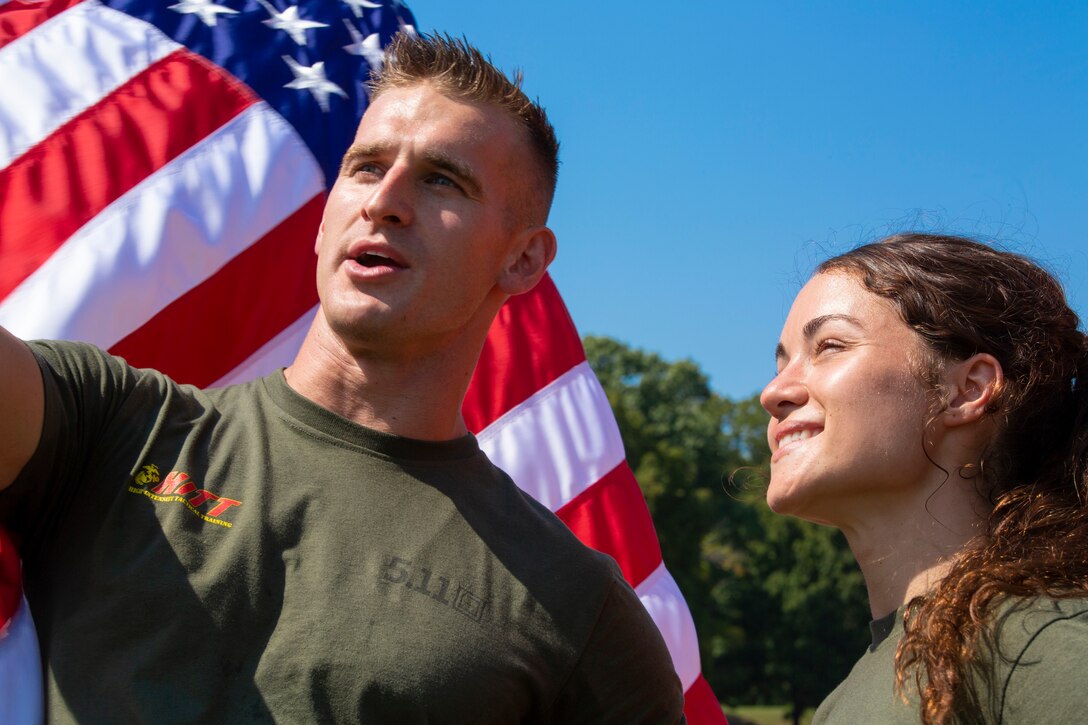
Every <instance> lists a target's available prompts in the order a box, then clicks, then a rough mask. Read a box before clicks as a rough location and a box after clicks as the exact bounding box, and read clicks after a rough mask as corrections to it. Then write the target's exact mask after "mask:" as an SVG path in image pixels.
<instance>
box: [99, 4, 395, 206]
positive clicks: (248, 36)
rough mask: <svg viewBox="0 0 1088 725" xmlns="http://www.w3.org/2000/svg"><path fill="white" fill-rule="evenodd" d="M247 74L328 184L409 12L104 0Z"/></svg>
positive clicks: (387, 7)
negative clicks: (377, 68)
mask: <svg viewBox="0 0 1088 725" xmlns="http://www.w3.org/2000/svg"><path fill="white" fill-rule="evenodd" d="M101 1H102V4H103V5H107V6H109V7H111V8H114V9H115V10H120V11H121V12H124V13H127V14H128V15H132V16H133V17H137V18H140V19H141V20H145V21H147V22H149V23H151V24H152V25H155V26H156V27H157V28H159V29H160V30H161V31H162V32H163V33H165V34H166V35H168V36H170V37H171V38H173V39H174V40H175V41H177V42H178V43H180V44H182V45H184V46H185V47H187V48H188V49H189V50H191V51H193V52H195V53H199V54H200V55H202V56H204V57H205V58H207V59H209V60H211V61H212V62H213V63H215V64H216V65H219V66H221V67H222V68H225V69H226V70H227V71H229V72H230V73H232V74H233V75H234V76H235V77H237V78H239V79H241V80H242V81H244V82H245V83H246V84H247V85H248V86H249V87H250V88H252V89H253V90H254V91H255V92H256V93H257V94H258V95H259V96H260V97H261V98H263V99H264V100H265V102H267V103H268V105H270V106H271V107H272V108H275V109H276V110H277V111H279V113H280V114H281V115H282V116H283V117H284V118H286V119H287V120H288V121H289V122H290V123H291V125H292V126H294V127H295V130H296V131H297V132H298V134H299V136H301V137H302V139H303V141H305V142H306V145H307V146H308V147H309V148H310V151H311V153H313V155H314V156H315V157H316V158H317V160H318V163H319V164H320V165H321V169H322V171H324V174H325V187H326V188H329V187H331V186H332V184H333V183H334V182H335V181H336V175H337V173H338V170H339V168H340V159H341V157H342V156H343V154H344V151H345V150H346V149H347V147H348V145H349V144H350V143H351V139H352V138H353V136H354V134H355V127H356V126H357V125H358V123H359V119H360V118H361V117H362V115H363V111H365V110H366V105H367V97H366V91H365V89H364V87H363V84H364V83H365V82H366V80H367V78H368V77H369V74H370V68H371V66H372V65H376V64H380V63H381V57H382V56H381V54H382V48H384V47H385V45H387V44H388V43H389V41H390V39H391V38H392V37H393V36H394V35H395V34H396V33H397V32H398V31H402V30H403V31H406V32H414V29H415V18H414V17H413V16H412V13H411V11H409V10H408V8H407V7H405V6H404V4H403V3H401V2H400V1H399V0H381V1H380V2H378V1H377V0H374V1H372V0H301V1H300V2H297V3H291V2H289V0H218V1H216V0H157V1H156V0H101Z"/></svg>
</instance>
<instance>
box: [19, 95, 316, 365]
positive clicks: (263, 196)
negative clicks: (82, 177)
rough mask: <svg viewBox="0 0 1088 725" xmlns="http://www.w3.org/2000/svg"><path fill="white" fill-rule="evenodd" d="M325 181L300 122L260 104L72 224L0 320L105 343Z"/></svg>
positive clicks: (38, 333) (37, 332)
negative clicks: (304, 139) (294, 123)
mask: <svg viewBox="0 0 1088 725" xmlns="http://www.w3.org/2000/svg"><path fill="white" fill-rule="evenodd" d="M323 189H324V180H323V177H322V174H321V169H320V168H319V167H318V165H317V162H316V161H315V160H314V158H313V156H312V155H311V154H310V151H309V149H307V148H306V145H305V144H304V143H303V142H302V140H301V139H300V138H299V137H298V135H297V133H296V132H295V130H294V129H293V128H292V127H291V126H290V124H288V123H287V122H286V121H285V120H284V119H283V117H282V116H280V115H279V114H278V113H276V112H275V111H274V110H272V108H270V107H269V106H268V105H267V104H265V103H263V102H262V103H257V104H254V105H253V106H250V107H249V108H247V109H246V110H245V111H243V112H242V113H240V114H239V115H238V116H236V117H235V118H233V119H231V121H230V122H228V123H227V124H226V125H224V126H223V127H221V128H220V129H218V130H217V131H216V132H215V133H214V134H212V135H210V136H208V137H207V138H205V139H203V140H202V141H201V142H200V143H198V144H197V145H195V146H193V147H192V148H190V149H189V150H188V151H186V152H185V153H184V154H182V155H181V156H179V157H177V158H176V159H174V160H173V161H171V162H170V163H169V164H167V165H166V166H164V167H163V168H161V169H159V170H158V171H157V172H155V173H154V174H152V175H151V176H149V177H147V178H146V179H144V180H143V181H141V182H140V183H139V184H137V185H136V186H135V187H133V188H132V189H130V190H129V191H128V192H127V193H126V194H124V195H123V196H121V197H120V198H119V199H117V200H116V201H115V202H114V203H113V204H111V205H110V206H109V207H107V208H106V209H105V210H104V211H103V212H102V213H101V214H99V215H98V216H96V217H95V218H94V219H92V220H91V221H90V222H88V223H87V224H86V225H84V226H83V227H82V228H81V229H80V230H79V231H77V232H76V233H75V234H73V235H72V237H71V238H69V239H68V241H67V242H65V243H64V245H63V246H62V247H61V248H60V249H59V250H57V252H56V253H55V254H54V255H53V256H52V257H50V258H49V259H48V260H47V261H46V262H45V263H44V264H42V265H41V266H40V267H39V268H38V269H37V270H35V272H34V273H33V274H32V275H31V276H30V277H28V278H27V279H26V280H24V281H23V283H22V284H21V285H19V287H17V288H16V289H15V290H14V291H12V293H11V294H10V295H9V296H8V297H7V298H6V299H5V300H4V301H3V302H2V303H0V325H4V326H5V327H7V328H8V330H10V331H11V332H12V333H13V334H15V335H17V336H19V337H23V338H28V339H29V338H31V337H48V338H60V339H68V340H85V341H87V342H93V343H94V344H96V345H99V346H100V347H104V348H106V347H109V346H111V345H113V344H114V343H116V342H118V341H119V340H121V339H123V338H124V337H125V336H126V335H128V334H129V333H131V332H132V331H133V330H135V329H137V328H139V327H140V326H141V325H143V324H144V323H145V322H147V320H149V319H151V317H153V316H154V315H155V314H156V313H158V312H159V311H160V310H161V309H162V308H164V307H166V306H167V305H168V304H170V303H171V302H173V301H174V300H175V299H177V298H178V297H180V296H181V295H182V294H184V293H185V292H188V291H189V290H190V289H192V288H193V287H195V286H196V285H197V284H199V283H200V282H202V281H204V280H205V279H207V278H208V277H209V276H210V275H212V274H213V273H214V272H216V271H217V270H219V269H220V268H222V267H223V265H225V264H226V263H227V262H229V261H230V260H231V259H232V258H233V257H234V256H235V255H237V254H238V253H239V252H241V251H243V250H244V249H246V248H247V247H249V246H250V245H251V244H253V242H255V241H257V240H258V239H260V238H261V237H262V236H264V235H265V234H267V233H268V232H269V231H270V230H272V229H273V228H275V227H276V226H277V225H278V224H280V223H281V222H282V221H283V220H284V219H286V218H287V217H288V216H290V215H291V214H292V213H294V212H295V211H296V210H297V209H298V208H299V207H301V206H302V205H303V204H305V203H306V202H308V201H309V200H310V199H312V198H313V197H314V196H316V195H317V194H319V193H320V192H322V191H323ZM307 243H309V242H307ZM118 289H124V291H125V294H118V293H117V290H118ZM131 300H139V301H140V304H138V305H134V304H132V302H131ZM194 324H196V321H194Z"/></svg>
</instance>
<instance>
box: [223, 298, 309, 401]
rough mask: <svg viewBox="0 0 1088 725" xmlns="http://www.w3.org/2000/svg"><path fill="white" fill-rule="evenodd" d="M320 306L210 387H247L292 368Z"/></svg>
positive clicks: (292, 324) (296, 321)
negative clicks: (248, 382)
mask: <svg viewBox="0 0 1088 725" xmlns="http://www.w3.org/2000/svg"><path fill="white" fill-rule="evenodd" d="M318 307H319V305H314V307H313V308H312V309H310V310H309V311H308V312H307V313H306V314H304V315H303V316H302V317H300V318H298V319H297V320H295V321H294V322H292V323H291V324H290V325H289V326H287V327H286V328H285V329H284V330H283V331H282V332H280V333H279V334H277V335H276V336H275V337H273V338H272V339H271V340H269V341H268V342H266V343H265V344H264V345H262V346H261V347H260V349H259V350H257V352H255V353H253V354H252V355H250V356H249V357H248V358H246V359H245V360H244V361H242V364H241V365H239V366H238V367H236V368H234V369H233V370H231V371H230V372H229V373H227V374H226V375H224V376H223V377H221V378H219V380H216V381H215V382H214V383H213V384H211V385H210V386H208V387H212V388H221V387H223V386H224V385H231V384H233V383H244V382H245V381H247V380H253V379H254V378H259V377H263V376H265V375H268V374H269V373H271V372H273V371H275V370H279V369H280V368H282V367H284V366H285V365H289V364H290V363H291V361H292V360H294V359H295V353H297V352H298V349H299V347H301V346H302V339H303V338H304V337H306V332H307V331H308V330H309V329H310V323H311V322H313V321H314V315H315V314H317V308H318Z"/></svg>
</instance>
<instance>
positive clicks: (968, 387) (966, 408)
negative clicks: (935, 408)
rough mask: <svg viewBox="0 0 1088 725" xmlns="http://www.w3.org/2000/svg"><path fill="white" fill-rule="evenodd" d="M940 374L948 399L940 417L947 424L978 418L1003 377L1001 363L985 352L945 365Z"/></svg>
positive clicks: (987, 405) (991, 398)
mask: <svg viewBox="0 0 1088 725" xmlns="http://www.w3.org/2000/svg"><path fill="white" fill-rule="evenodd" d="M943 377H944V385H945V390H947V391H948V394H949V399H948V404H947V405H946V407H945V409H944V411H943V412H942V413H941V416H940V417H941V418H942V419H943V421H944V423H945V424H946V425H948V426H958V425H964V424H966V423H973V422H975V421H977V420H980V419H982V418H983V416H985V414H986V412H987V410H988V408H989V406H990V404H991V403H992V402H993V401H994V400H995V399H996V397H997V394H998V392H999V391H1000V389H1001V385H1002V383H1003V382H1004V379H1005V378H1004V374H1003V372H1002V370H1001V363H999V362H998V361H997V358H995V357H994V356H993V355H990V354H989V353H985V352H980V353H976V354H974V355H972V356H971V357H969V358H967V359H966V360H962V361H960V362H957V363H952V364H950V365H948V366H947V368H946V369H945V372H944V376H943Z"/></svg>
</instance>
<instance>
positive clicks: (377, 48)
mask: <svg viewBox="0 0 1088 725" xmlns="http://www.w3.org/2000/svg"><path fill="white" fill-rule="evenodd" d="M344 25H345V26H347V29H348V32H349V33H351V39H352V41H353V42H352V43H351V44H349V45H345V46H344V50H346V51H347V52H349V53H351V54H352V55H361V56H362V57H364V58H366V62H367V63H369V64H370V67H371V68H381V67H382V63H384V62H385V53H384V52H382V39H381V36H379V35H378V34H377V33H371V34H370V35H368V36H366V37H365V38H364V37H363V34H362V33H360V32H359V31H358V30H356V28H355V26H354V25H352V24H351V21H350V20H348V19H347V18H344Z"/></svg>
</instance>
